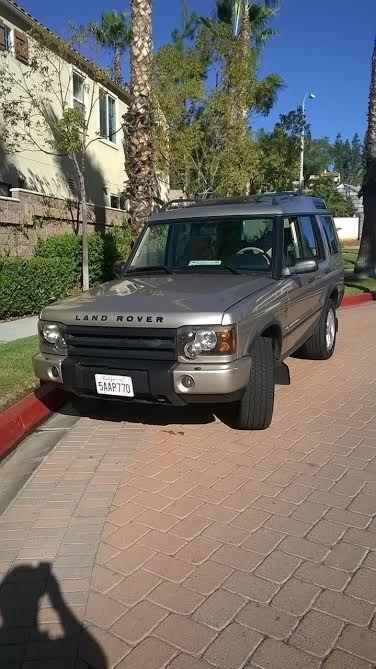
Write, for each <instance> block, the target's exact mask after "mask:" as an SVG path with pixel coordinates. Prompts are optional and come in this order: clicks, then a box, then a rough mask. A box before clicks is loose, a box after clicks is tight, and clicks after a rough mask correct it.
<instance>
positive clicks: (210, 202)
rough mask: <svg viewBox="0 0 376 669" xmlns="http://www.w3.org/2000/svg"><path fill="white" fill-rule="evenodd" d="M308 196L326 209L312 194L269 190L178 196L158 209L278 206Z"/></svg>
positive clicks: (318, 205) (324, 204)
mask: <svg viewBox="0 0 376 669" xmlns="http://www.w3.org/2000/svg"><path fill="white" fill-rule="evenodd" d="M299 197H301V198H305V199H306V198H308V199H309V200H311V202H313V204H314V206H315V208H316V209H322V210H324V209H325V210H326V209H327V206H326V203H325V200H323V199H322V198H319V197H314V196H312V195H305V194H304V193H301V192H300V191H276V192H273V191H269V192H266V193H259V194H258V195H248V196H246V197H233V198H231V197H227V198H214V197H211V198H206V199H201V198H194V197H192V198H178V199H174V200H169V201H168V202H166V203H165V204H164V205H163V206H162V207H161V209H160V211H172V210H174V209H182V208H184V207H210V206H211V207H213V206H216V205H217V206H218V205H222V204H250V203H255V204H263V203H270V204H271V205H273V206H278V205H279V204H280V203H281V202H285V201H286V200H289V199H290V198H294V199H295V198H299Z"/></svg>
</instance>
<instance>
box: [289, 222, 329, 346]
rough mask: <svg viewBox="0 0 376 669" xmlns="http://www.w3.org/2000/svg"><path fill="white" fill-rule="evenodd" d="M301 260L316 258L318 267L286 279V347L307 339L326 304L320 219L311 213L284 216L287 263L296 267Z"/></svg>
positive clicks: (324, 259) (325, 263)
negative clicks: (324, 299)
mask: <svg viewBox="0 0 376 669" xmlns="http://www.w3.org/2000/svg"><path fill="white" fill-rule="evenodd" d="M301 260H316V262H317V265H318V270H317V271H316V272H312V273H310V274H295V275H293V276H291V277H289V278H288V279H286V288H287V296H288V301H289V304H288V326H287V333H286V350H291V349H293V348H295V347H296V346H297V345H298V344H299V343H300V342H301V341H303V340H304V338H305V335H306V333H307V332H308V333H309V331H310V330H311V329H312V327H313V326H314V325H315V323H316V322H317V320H318V319H319V317H320V313H321V308H322V304H323V293H324V290H325V282H324V280H323V279H324V276H325V269H326V265H327V261H326V256H325V250H324V246H323V243H322V238H321V234H320V231H319V228H318V225H317V221H316V218H315V216H312V215H311V216H310V215H307V216H291V217H289V218H285V219H284V263H285V267H288V268H291V267H294V265H296V264H297V263H298V262H300V261H301Z"/></svg>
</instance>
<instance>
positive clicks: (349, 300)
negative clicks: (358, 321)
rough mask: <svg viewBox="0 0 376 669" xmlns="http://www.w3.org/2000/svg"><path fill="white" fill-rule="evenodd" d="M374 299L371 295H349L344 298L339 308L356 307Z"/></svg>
mask: <svg viewBox="0 0 376 669" xmlns="http://www.w3.org/2000/svg"><path fill="white" fill-rule="evenodd" d="M374 299H376V298H375V296H374V294H373V293H364V294H363V295H349V296H348V297H344V298H343V300H342V302H341V307H343V308H345V309H346V307H356V306H357V305H358V304H364V303H365V302H372V301H373V300H374Z"/></svg>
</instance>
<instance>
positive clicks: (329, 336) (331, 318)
mask: <svg viewBox="0 0 376 669" xmlns="http://www.w3.org/2000/svg"><path fill="white" fill-rule="evenodd" d="M335 336H336V319H335V315H334V311H333V309H329V311H328V315H327V317H326V330H325V338H326V349H327V351H331V350H332V348H333V346H334V340H335Z"/></svg>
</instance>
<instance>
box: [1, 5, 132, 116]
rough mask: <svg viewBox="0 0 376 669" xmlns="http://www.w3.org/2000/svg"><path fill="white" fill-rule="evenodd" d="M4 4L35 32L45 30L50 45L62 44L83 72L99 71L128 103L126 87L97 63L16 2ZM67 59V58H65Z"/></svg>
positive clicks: (108, 85) (91, 73) (106, 81)
mask: <svg viewBox="0 0 376 669" xmlns="http://www.w3.org/2000/svg"><path fill="white" fill-rule="evenodd" d="M1 3H2V4H4V5H5V6H6V7H7V8H8V10H9V11H10V12H13V13H14V14H15V15H16V16H18V17H19V18H20V19H21V20H22V21H23V22H24V23H26V25H29V26H30V28H33V29H34V30H36V32H40V33H42V34H43V32H46V34H47V36H48V38H49V39H50V40H51V42H52V45H54V44H55V45H56V47H57V48H58V47H59V46H60V44H64V46H65V47H66V49H67V54H68V56H69V60H70V61H71V62H72V63H73V64H74V65H76V66H77V67H79V68H80V69H81V70H82V71H83V72H85V73H86V74H88V75H89V76H90V75H94V76H95V71H96V70H97V71H100V73H101V76H102V77H103V80H102V83H103V85H105V86H106V87H107V88H108V89H109V90H111V91H112V92H113V93H115V95H117V97H118V98H120V99H121V100H122V101H123V102H125V103H126V104H129V101H130V92H129V89H128V88H125V87H123V86H119V84H117V83H116V82H115V81H114V80H113V79H111V78H110V77H109V76H108V75H107V73H106V72H105V71H104V70H102V69H101V68H100V67H98V65H96V64H95V63H93V62H92V61H90V60H88V59H87V58H85V57H84V56H82V55H81V54H80V53H79V52H78V51H75V50H74V49H73V48H72V47H71V46H70V45H69V44H68V42H66V41H65V40H64V39H63V38H62V37H59V36H58V35H55V33H53V32H52V31H51V30H50V29H49V28H47V27H46V26H44V25H43V24H42V23H40V22H39V21H37V20H36V19H34V18H33V17H32V16H31V15H30V14H28V12H26V11H25V10H23V9H22V8H21V7H19V6H18V5H17V4H15V3H14V2H12V0H0V4H1ZM67 60H68V58H67Z"/></svg>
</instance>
